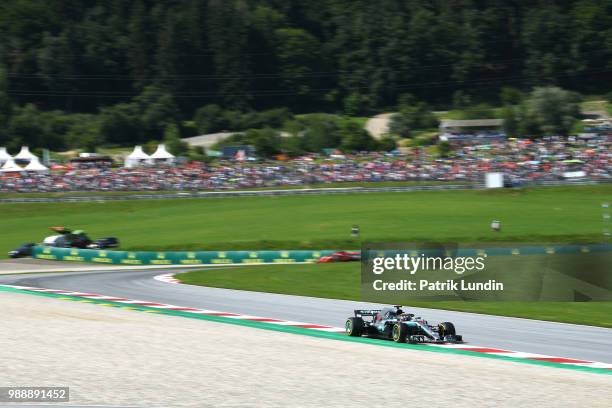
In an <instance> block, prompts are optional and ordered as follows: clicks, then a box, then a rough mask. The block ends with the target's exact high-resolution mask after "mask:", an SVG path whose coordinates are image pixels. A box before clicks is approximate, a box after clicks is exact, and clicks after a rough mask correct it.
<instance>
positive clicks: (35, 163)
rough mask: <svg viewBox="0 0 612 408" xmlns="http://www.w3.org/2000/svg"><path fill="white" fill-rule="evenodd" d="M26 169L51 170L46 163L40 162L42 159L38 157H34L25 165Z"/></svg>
mask: <svg viewBox="0 0 612 408" xmlns="http://www.w3.org/2000/svg"><path fill="white" fill-rule="evenodd" d="M24 170H25V171H49V169H48V168H47V167H45V165H44V164H41V163H40V160H38V157H34V158H33V159H32V160H31V161H30V163H28V165H27V166H25V168H24Z"/></svg>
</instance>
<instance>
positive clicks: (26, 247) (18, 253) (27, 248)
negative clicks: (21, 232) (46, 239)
mask: <svg viewBox="0 0 612 408" xmlns="http://www.w3.org/2000/svg"><path fill="white" fill-rule="evenodd" d="M35 245H36V244H35V243H33V242H30V243H27V244H23V245H22V246H20V247H19V248H16V249H13V250H12V251H9V253H8V256H10V257H11V258H25V257H26V256H32V249H33V248H34V246H35Z"/></svg>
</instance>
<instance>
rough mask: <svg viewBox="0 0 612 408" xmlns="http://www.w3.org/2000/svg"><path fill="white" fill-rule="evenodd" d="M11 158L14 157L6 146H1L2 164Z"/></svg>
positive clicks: (0, 162) (0, 158) (0, 157)
mask: <svg viewBox="0 0 612 408" xmlns="http://www.w3.org/2000/svg"><path fill="white" fill-rule="evenodd" d="M9 159H12V157H11V155H10V154H8V152H7V151H6V147H0V164H3V163H6V162H7V161H8V160H9Z"/></svg>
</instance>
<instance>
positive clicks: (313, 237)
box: [0, 185, 612, 256]
mask: <svg viewBox="0 0 612 408" xmlns="http://www.w3.org/2000/svg"><path fill="white" fill-rule="evenodd" d="M604 201H612V185H596V186H579V187H550V188H538V189H524V190H506V189H504V190H495V191H492V190H461V191H419V192H409V193H370V194H337V195H323V194H322V195H311V196H273V197H231V198H215V199H206V200H204V199H193V200H191V199H174V200H138V201H113V202H98V201H95V202H68V203H19V204H0V214H1V216H0V231H2V234H0V256H5V255H4V254H6V252H7V251H8V250H11V249H13V248H15V247H16V246H18V245H20V244H22V243H24V242H40V241H42V238H43V237H45V236H46V235H51V231H49V230H48V227H50V226H54V225H64V226H67V227H70V228H75V229H83V230H85V231H87V232H88V233H89V234H90V236H92V237H94V238H97V237H103V236H117V237H118V238H119V239H120V241H121V244H122V249H125V250H197V249H211V250H215V249H217V250H229V249H253V250H256V249H301V248H303V249H309V248H312V249H335V248H347V249H348V248H357V247H359V245H360V241H359V240H353V239H351V236H350V231H351V226H352V225H354V224H358V225H359V226H360V227H361V237H360V239H361V240H364V241H373V242H376V241H378V242H385V241H390V242H393V241H395V242H401V241H406V242H409V241H426V240H428V241H431V240H440V241H444V242H449V241H453V240H454V241H462V242H479V241H485V242H491V241H508V242H517V241H522V242H589V241H591V242H597V241H600V240H601V238H602V228H603V224H602V218H601V217H602V210H601V203H602V202H604ZM494 219H496V220H501V221H502V231H501V232H499V233H496V232H493V231H491V229H490V227H489V226H490V223H491V220H494Z"/></svg>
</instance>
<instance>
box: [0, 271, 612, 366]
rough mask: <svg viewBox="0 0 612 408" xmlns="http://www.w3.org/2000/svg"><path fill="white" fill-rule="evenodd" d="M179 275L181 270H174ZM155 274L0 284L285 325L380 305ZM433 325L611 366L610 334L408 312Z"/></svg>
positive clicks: (58, 276)
mask: <svg viewBox="0 0 612 408" xmlns="http://www.w3.org/2000/svg"><path fill="white" fill-rule="evenodd" d="M172 272H176V273H178V272H180V270H176V269H174V270H172ZM163 273H167V272H165V271H163V270H154V271H142V270H141V271H120V272H118V271H112V272H111V271H109V272H102V271H96V272H69V273H53V274H29V275H4V276H0V283H3V284H14V285H22V286H35V287H42V288H51V289H64V290H73V291H80V292H90V293H97V294H102V295H110V296H117V297H125V298H130V299H136V300H146V301H152V302H159V303H167V304H172V305H177V306H185V307H194V308H201V309H212V310H217V311H223V312H233V313H239V314H249V315H256V316H261V317H270V318H277V319H283V320H294V321H301V322H307V323H315V324H322V325H329V326H335V327H343V325H344V321H345V320H346V318H347V317H348V316H349V315H351V314H352V311H353V309H358V308H378V307H380V305H374V304H366V303H360V302H353V301H345V300H334V299H321V298H310V297H302V296H290V295H279V294H271V293H259V292H248V291H239V290H229V289H217V288H205V287H199V286H191V285H176V284H169V283H164V282H160V281H157V280H155V279H153V277H154V276H157V275H160V274H163ZM409 310H410V312H411V313H415V314H416V315H417V316H423V317H424V318H425V319H428V320H431V321H451V322H453V323H454V324H455V326H456V327H457V332H458V333H459V334H462V335H463V336H464V339H465V340H466V342H468V343H471V344H475V345H479V346H486V347H495V348H502V349H509V350H514V351H522V352H529V353H537V354H547V355H554V356H560V357H569V358H576V359H584V360H593V361H599V362H603V363H612V329H606V328H598V327H591V326H580V325H573V324H563V323H552V322H545V321H539V320H528V319H517V318H508V317H500V316H488V315H479V314H473V313H462V312H451V311H444V310H435V309H412V308H411V309H409Z"/></svg>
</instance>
